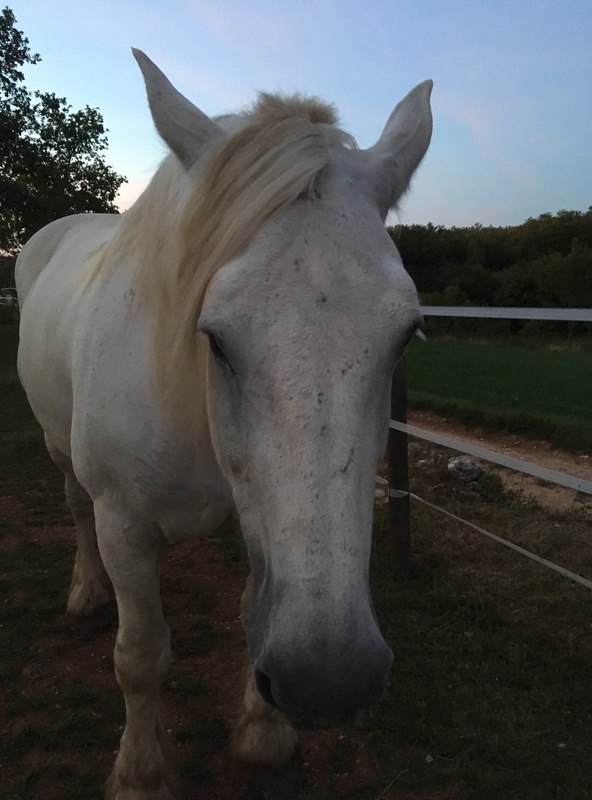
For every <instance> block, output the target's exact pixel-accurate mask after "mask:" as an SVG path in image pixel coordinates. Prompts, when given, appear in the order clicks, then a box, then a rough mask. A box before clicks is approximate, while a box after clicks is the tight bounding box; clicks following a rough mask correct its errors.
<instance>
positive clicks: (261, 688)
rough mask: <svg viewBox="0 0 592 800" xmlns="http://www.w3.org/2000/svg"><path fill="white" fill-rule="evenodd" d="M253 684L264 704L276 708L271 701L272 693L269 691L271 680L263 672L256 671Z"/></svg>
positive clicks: (275, 704)
mask: <svg viewBox="0 0 592 800" xmlns="http://www.w3.org/2000/svg"><path fill="white" fill-rule="evenodd" d="M255 683H256V685H257V690H258V692H259V694H260V695H261V697H262V698H263V699H264V700H265V702H266V703H269V705H270V706H273V707H274V708H277V707H278V706H277V703H276V702H275V700H274V699H273V692H272V691H271V679H270V678H269V677H268V676H267V675H266V674H265V673H264V672H261V670H258V669H256V670H255Z"/></svg>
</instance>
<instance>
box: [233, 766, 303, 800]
mask: <svg viewBox="0 0 592 800" xmlns="http://www.w3.org/2000/svg"><path fill="white" fill-rule="evenodd" d="M305 786H306V781H305V778H304V772H303V771H302V769H301V767H300V766H299V765H298V764H290V765H288V766H287V767H285V768H284V769H279V770H278V769H270V768H269V767H259V768H258V769H257V770H256V771H255V772H254V774H253V777H252V779H251V782H250V784H249V788H248V789H247V793H246V794H245V795H243V800H297V798H298V797H299V796H300V793H301V792H302V791H303V789H304V788H305Z"/></svg>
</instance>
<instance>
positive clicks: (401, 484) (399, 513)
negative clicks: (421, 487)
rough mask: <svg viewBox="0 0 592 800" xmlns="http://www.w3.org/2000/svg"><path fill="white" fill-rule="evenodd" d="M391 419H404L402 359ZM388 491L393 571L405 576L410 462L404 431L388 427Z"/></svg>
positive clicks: (408, 550)
mask: <svg viewBox="0 0 592 800" xmlns="http://www.w3.org/2000/svg"><path fill="white" fill-rule="evenodd" d="M391 419H394V420H396V421H397V422H405V423H406V422H407V364H406V360H405V356H403V357H402V358H401V360H400V361H399V363H398V364H397V366H396V367H395V371H394V373H393V382H392V384H391ZM387 463H388V480H389V487H390V494H389V503H388V506H389V532H390V538H391V554H392V562H393V570H394V573H395V576H396V577H406V576H407V575H408V574H409V570H410V569H411V530H410V521H411V516H410V507H409V462H408V456H407V434H406V433H402V432H401V431H396V430H393V428H390V429H389V435H388V442H387Z"/></svg>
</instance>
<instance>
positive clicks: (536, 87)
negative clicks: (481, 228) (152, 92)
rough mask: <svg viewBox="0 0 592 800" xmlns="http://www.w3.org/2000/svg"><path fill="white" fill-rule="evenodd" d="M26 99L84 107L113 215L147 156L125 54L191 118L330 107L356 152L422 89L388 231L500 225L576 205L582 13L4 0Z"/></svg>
mask: <svg viewBox="0 0 592 800" xmlns="http://www.w3.org/2000/svg"><path fill="white" fill-rule="evenodd" d="M6 4H7V5H9V7H10V8H12V10H13V12H14V14H15V16H16V17H17V28H19V29H20V30H22V31H23V32H24V33H25V35H26V36H27V37H28V38H29V41H30V45H31V48H32V50H33V51H36V52H38V53H39V54H40V55H41V57H42V59H43V60H42V61H41V63H39V64H37V65H36V66H34V67H30V68H29V69H28V70H27V85H28V86H29V88H31V89H42V90H47V91H53V92H55V93H56V94H58V95H60V96H63V97H66V98H67V100H68V101H69V103H71V104H72V105H73V106H74V107H75V108H79V107H82V106H84V105H90V106H94V107H98V108H99V109H100V111H101V113H102V114H103V117H104V119H105V123H106V125H107V127H108V129H109V143H110V147H109V152H108V154H107V160H108V162H109V163H110V164H111V165H112V166H113V167H114V168H115V169H116V170H117V171H118V172H120V173H122V174H125V175H126V176H127V177H128V179H129V184H128V185H127V186H126V187H125V188H124V192H123V197H122V206H127V205H128V204H129V202H130V201H131V200H132V199H133V198H134V197H135V196H136V195H137V194H138V192H139V191H140V190H141V188H142V187H143V186H144V185H145V184H146V183H147V181H148V180H149V178H150V175H151V174H152V173H153V171H154V169H155V167H156V165H157V164H158V162H159V161H160V159H161V158H162V156H163V155H164V152H165V151H164V146H163V145H162V144H161V143H160V141H159V139H158V137H157V135H156V133H155V132H154V130H153V127H152V123H151V120H150V116H149V113H148V110H147V106H146V101H145V95H144V89H143V84H142V80H141V76H140V73H139V70H138V68H137V66H136V63H135V61H134V59H133V58H132V56H131V53H130V50H129V48H130V46H135V47H139V48H141V49H142V50H144V51H145V52H146V53H147V54H148V55H149V56H150V57H151V58H152V59H153V60H154V61H155V62H156V63H157V64H158V65H159V66H160V67H161V69H163V70H164V71H165V72H166V73H167V75H168V77H169V78H170V79H171V80H172V81H173V83H174V84H175V85H176V86H177V88H179V89H180V90H181V91H182V92H183V93H184V94H185V95H187V97H189V98H190V99H191V100H192V101H193V102H194V103H195V104H196V105H198V106H199V107H200V108H201V109H202V110H203V111H205V112H206V113H207V114H211V115H213V114H219V113H224V112H227V111H229V110H234V109H237V108H241V107H242V106H245V105H247V104H249V103H250V102H251V101H252V99H253V98H254V96H255V92H256V91H257V90H258V89H265V90H276V89H281V90H283V91H289V90H293V89H298V90H300V91H302V92H305V93H310V94H317V95H320V96H321V97H323V98H325V99H326V100H330V101H332V102H334V103H335V104H336V105H337V108H338V109H339V112H340V116H341V121H342V126H343V127H344V128H345V129H346V130H348V131H349V132H350V133H352V134H353V135H354V136H355V137H356V139H357V140H358V143H359V145H360V146H362V147H368V146H369V145H371V144H373V143H374V141H375V140H376V139H377V138H378V136H379V134H380V131H381V130H382V126H383V125H384V123H385V122H386V119H387V117H388V115H389V114H390V112H391V110H392V108H393V107H394V105H396V103H397V102H398V101H399V100H400V99H401V97H402V96H403V95H405V94H406V93H407V92H408V91H409V90H410V89H412V88H413V86H415V85H416V84H417V83H419V82H420V81H422V80H424V79H426V78H432V79H433V80H434V84H435V85H434V93H433V112H434V135H433V138H432V144H431V146H430V150H429V151H428V155H427V156H426V158H425V160H424V162H423V164H422V166H421V167H420V170H419V173H418V175H417V177H416V179H415V181H414V183H413V187H412V191H411V193H410V194H409V195H408V197H407V198H406V200H405V201H404V203H403V206H402V211H401V214H400V220H401V221H402V222H404V223H408V224H411V223H420V224H425V223H427V222H432V223H434V224H436V225H446V226H451V225H461V226H462V225H472V224H474V223H481V224H483V225H512V224H518V223H520V222H522V221H524V220H525V219H527V218H528V217H533V216H538V215H539V214H542V213H544V212H547V211H550V212H552V213H555V212H556V211H558V210H560V209H564V208H565V209H578V210H583V211H585V210H586V209H587V208H588V207H589V206H590V205H592V0H561V2H557V0H511V1H510V0H357V2H353V1H352V0H341V1H340V2H339V1H338V0H315V1H314V2H313V1H311V0H298V2H292V1H291V0H290V2H288V0H249V1H248V2H247V0H242V1H241V0H117V1H116V2H114V1H113V0H102V1H101V2H99V1H98V0H13V1H12V2H10V0H6Z"/></svg>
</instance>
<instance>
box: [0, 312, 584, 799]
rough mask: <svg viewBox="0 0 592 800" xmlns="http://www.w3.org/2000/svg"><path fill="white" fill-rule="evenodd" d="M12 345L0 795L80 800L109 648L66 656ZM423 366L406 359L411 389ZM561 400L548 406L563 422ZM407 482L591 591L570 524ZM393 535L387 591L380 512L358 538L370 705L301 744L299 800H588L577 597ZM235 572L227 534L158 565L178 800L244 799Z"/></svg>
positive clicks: (90, 776) (59, 506)
mask: <svg viewBox="0 0 592 800" xmlns="http://www.w3.org/2000/svg"><path fill="white" fill-rule="evenodd" d="M16 343H17V333H16V330H15V328H14V327H11V326H3V327H0V407H1V408H2V414H1V416H0V441H1V444H0V448H1V453H2V457H1V459H0V481H1V485H0V509H1V520H0V524H1V528H0V581H1V587H2V598H3V603H2V606H1V608H2V611H1V615H2V619H1V621H0V622H1V626H2V627H1V631H2V643H3V646H2V660H1V666H0V687H1V688H0V720H1V722H0V727H1V741H2V745H1V755H0V762H1V772H0V794H1V795H2V797H4V798H7V800H17V798H18V799H19V800H25V799H26V798H27V799H28V798H31V800H32V799H33V798H35V800H58V798H59V799H60V800H74V799H75V798H76V800H79V798H81V797H84V798H85V800H93V799H94V800H98V799H99V798H100V797H101V785H102V783H103V781H104V780H105V778H106V775H107V774H108V772H109V770H110V768H111V766H112V763H113V759H114V750H115V749H116V747H117V743H118V739H119V736H120V733H121V726H122V725H123V721H124V713H123V701H122V698H121V695H120V692H119V689H118V687H117V685H116V681H115V677H114V675H113V667H112V658H111V651H112V647H113V641H114V631H113V629H111V630H109V631H107V632H106V633H103V634H100V635H99V636H97V637H96V638H94V639H90V640H85V639H80V638H77V637H76V636H75V634H74V633H73V632H72V630H71V629H70V627H69V624H68V622H67V621H66V619H65V616H64V607H65V601H66V596H67V591H68V582H69V578H70V572H71V566H72V558H73V545H72V534H73V529H72V527H71V523H70V520H69V518H68V514H67V511H66V509H65V506H64V504H63V500H62V494H61V483H62V481H61V476H60V474H59V473H58V471H57V470H56V469H55V468H54V467H53V465H52V464H51V463H50V462H49V459H48V457H47V456H46V455H45V452H44V448H43V442H42V436H41V432H40V430H39V429H38V427H37V425H36V423H35V421H34V419H33V418H32V415H31V413H30V412H29V409H28V406H27V404H26V399H25V397H24V393H23V392H22V390H21V388H20V386H19V384H18V379H17V377H16V370H15V366H14V360H15V351H16ZM440 346H441V345H438V347H440ZM425 347H426V346H425V345H419V344H418V345H417V346H416V345H414V347H413V350H412V353H411V356H410V359H409V361H410V364H412V367H411V369H412V375H413V374H414V373H413V370H414V369H415V367H416V365H417V364H418V363H419V362H418V360H416V352H415V351H416V350H417V353H418V354H419V353H420V352H422V351H423V353H425V354H428V353H429V350H428V349H424V348H425ZM428 347H431V345H428ZM442 352H443V353H444V352H445V351H444V350H443V351H442ZM451 352H452V351H451ZM456 352H457V353H458V352H459V351H458V350H457V351H456ZM418 359H419V356H418ZM482 361H483V363H486V362H487V363H488V362H489V361H490V358H489V356H487V357H485V358H483V359H482ZM455 364H457V365H458V357H457V356H455V357H451V360H450V361H449V367H448V369H449V370H451V369H453V367H454V365H455ZM441 369H442V373H443V375H444V376H446V375H447V374H448V373H447V370H446V368H445V366H444V356H442V367H441ZM416 374H419V373H416ZM451 382H452V381H451ZM511 385H512V383H511V381H510V382H509V386H511ZM438 391H440V387H439V388H438ZM573 391H575V388H573V387H571V388H569V389H566V390H565V396H564V397H563V398H562V402H563V401H565V398H566V397H569V402H570V403H571V401H572V399H573V401H574V402H573V404H574V406H576V405H578V404H579V403H580V400H579V399H577V398H575V397H574V396H573ZM582 391H583V390H582ZM500 392H502V389H501V388H500ZM589 396H590V395H589V394H588V397H589ZM419 455H421V454H419ZM411 474H412V488H413V490H414V491H416V492H418V493H419V494H421V495H422V496H425V497H426V499H432V500H434V501H435V502H438V503H439V504H444V505H446V507H447V508H449V509H450V510H452V511H454V512H455V513H460V514H462V515H463V516H465V517H467V518H469V519H471V520H473V521H475V522H476V523H478V524H482V525H485V526H486V527H489V528H490V529H491V530H494V531H495V532H497V533H499V534H500V535H503V536H506V537H507V538H510V539H512V540H513V541H516V542H517V543H519V544H522V545H524V546H527V547H529V548H531V549H534V550H535V551H536V552H538V553H540V554H541V555H543V556H544V557H546V558H549V559H551V560H554V561H556V562H557V563H560V564H563V565H564V566H566V567H568V568H570V569H573V570H576V571H579V572H581V573H582V574H585V575H586V576H587V577H591V576H592V537H591V533H592V530H591V527H590V521H589V518H588V517H587V516H586V515H585V513H584V512H576V511H573V512H571V513H569V514H561V515H559V514H553V513H550V512H548V511H543V510H542V509H541V508H539V507H537V506H535V505H532V504H530V505H527V504H525V503H524V502H522V501H521V500H520V499H519V498H517V497H516V496H514V495H512V494H510V493H508V492H505V491H504V489H503V486H502V484H501V482H500V479H499V478H498V476H497V475H495V474H491V475H486V476H484V477H483V478H482V479H481V481H480V482H479V483H478V484H477V485H476V486H472V487H471V488H470V489H469V488H468V487H466V486H464V485H462V484H458V483H455V482H454V480H453V479H452V478H451V476H450V475H449V474H448V473H447V471H446V470H445V469H443V468H441V467H438V466H434V465H432V466H426V465H424V466H422V467H419V466H412V471H411ZM412 518H413V529H412V537H413V550H414V569H413V573H412V575H411V577H410V578H409V579H408V580H406V581H401V582H394V581H393V580H392V578H391V575H390V572H389V566H388V550H389V547H388V540H387V534H386V520H385V517H384V512H383V511H381V510H377V513H376V520H375V540H374V557H373V561H372V579H371V583H372V588H373V595H374V599H375V604H376V608H377V613H378V616H379V619H380V624H381V629H382V631H383V632H384V634H385V636H386V638H387V639H388V641H389V644H390V646H391V647H392V649H393V651H394V653H395V663H394V667H393V672H392V676H391V681H390V687H389V691H388V694H387V696H386V697H385V698H384V699H383V700H382V701H381V702H380V703H379V704H378V705H376V706H375V707H374V708H372V709H371V710H370V711H367V712H364V713H363V714H361V715H360V716H359V717H358V718H357V719H355V720H353V721H352V722H350V723H349V724H348V725H345V726H343V727H342V728H340V729H338V730H335V731H328V732H316V733H306V734H304V735H303V737H302V755H303V760H304V762H305V764H306V771H307V775H308V779H309V781H310V786H309V787H308V788H307V789H306V790H305V791H304V793H303V798H307V800H333V799H334V798H351V799H352V800H354V799H357V800H379V798H380V800H437V799H438V798H439V799H440V800H499V798H500V797H503V798H504V800H510V798H520V799H521V800H590V798H592V789H591V788H590V787H591V786H592V748H591V747H590V741H591V734H592V679H591V672H590V664H591V661H592V592H589V591H587V590H586V589H584V588H582V587H579V586H577V585H575V584H571V583H569V582H568V581H566V580H564V579H562V578H560V577H559V576H556V575H555V574H553V573H550V572H547V571H545V570H543V568H541V567H538V566H537V565H534V564H532V563H530V562H527V561H526V560H522V559H520V558H518V557H517V556H515V555H514V554H512V553H510V552H509V551H507V550H505V549H503V548H501V547H499V546H498V545H496V544H494V543H492V542H490V541H488V540H483V539H481V538H479V536H478V534H475V533H472V532H470V531H467V530H465V529H463V528H462V527H460V526H459V525H457V524H456V523H454V522H451V521H449V520H447V519H445V518H443V517H440V516H437V515H436V514H435V513H434V512H432V511H430V510H429V509H425V508H423V507H420V506H418V505H417V504H416V505H414V506H413V516H412ZM246 571H247V567H246V563H245V560H244V555H243V550H242V547H241V545H240V539H239V538H238V537H237V535H236V532H235V531H232V530H222V531H218V532H217V533H216V535H215V536H213V537H212V538H210V539H209V540H207V541H205V542H201V543H198V544H194V545H191V544H187V545H183V546H182V547H180V548H179V549H177V550H172V551H170V553H169V554H168V555H167V557H166V559H165V563H164V565H163V598H164V604H165V608H166V611H167V617H168V621H169V624H170V625H171V628H172V630H173V653H174V655H173V668H172V671H171V674H170V676H169V678H168V679H167V682H166V686H165V690H164V693H163V720H164V724H165V727H166V728H167V729H168V730H170V731H171V736H172V739H173V742H174V747H173V752H172V758H173V761H174V763H175V764H176V767H177V771H178V773H179V775H180V781H181V784H182V786H183V787H184V791H185V795H184V796H185V797H187V798H201V797H203V798H207V799H208V800H238V799H239V798H241V797H246V796H247V795H245V794H244V793H245V781H246V777H245V776H246V770H244V769H243V768H241V767H240V766H238V765H236V764H235V763H234V762H233V761H232V760H231V758H230V756H229V754H228V733H229V729H230V723H231V720H232V716H233V713H234V705H235V701H237V700H238V696H239V686H240V676H239V673H240V672H241V668H240V661H241V655H240V654H241V652H242V649H243V647H244V642H243V635H242V631H241V628H240V625H239V623H238V596H239V593H240V590H241V585H242V582H243V580H244V577H245V575H246Z"/></svg>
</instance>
